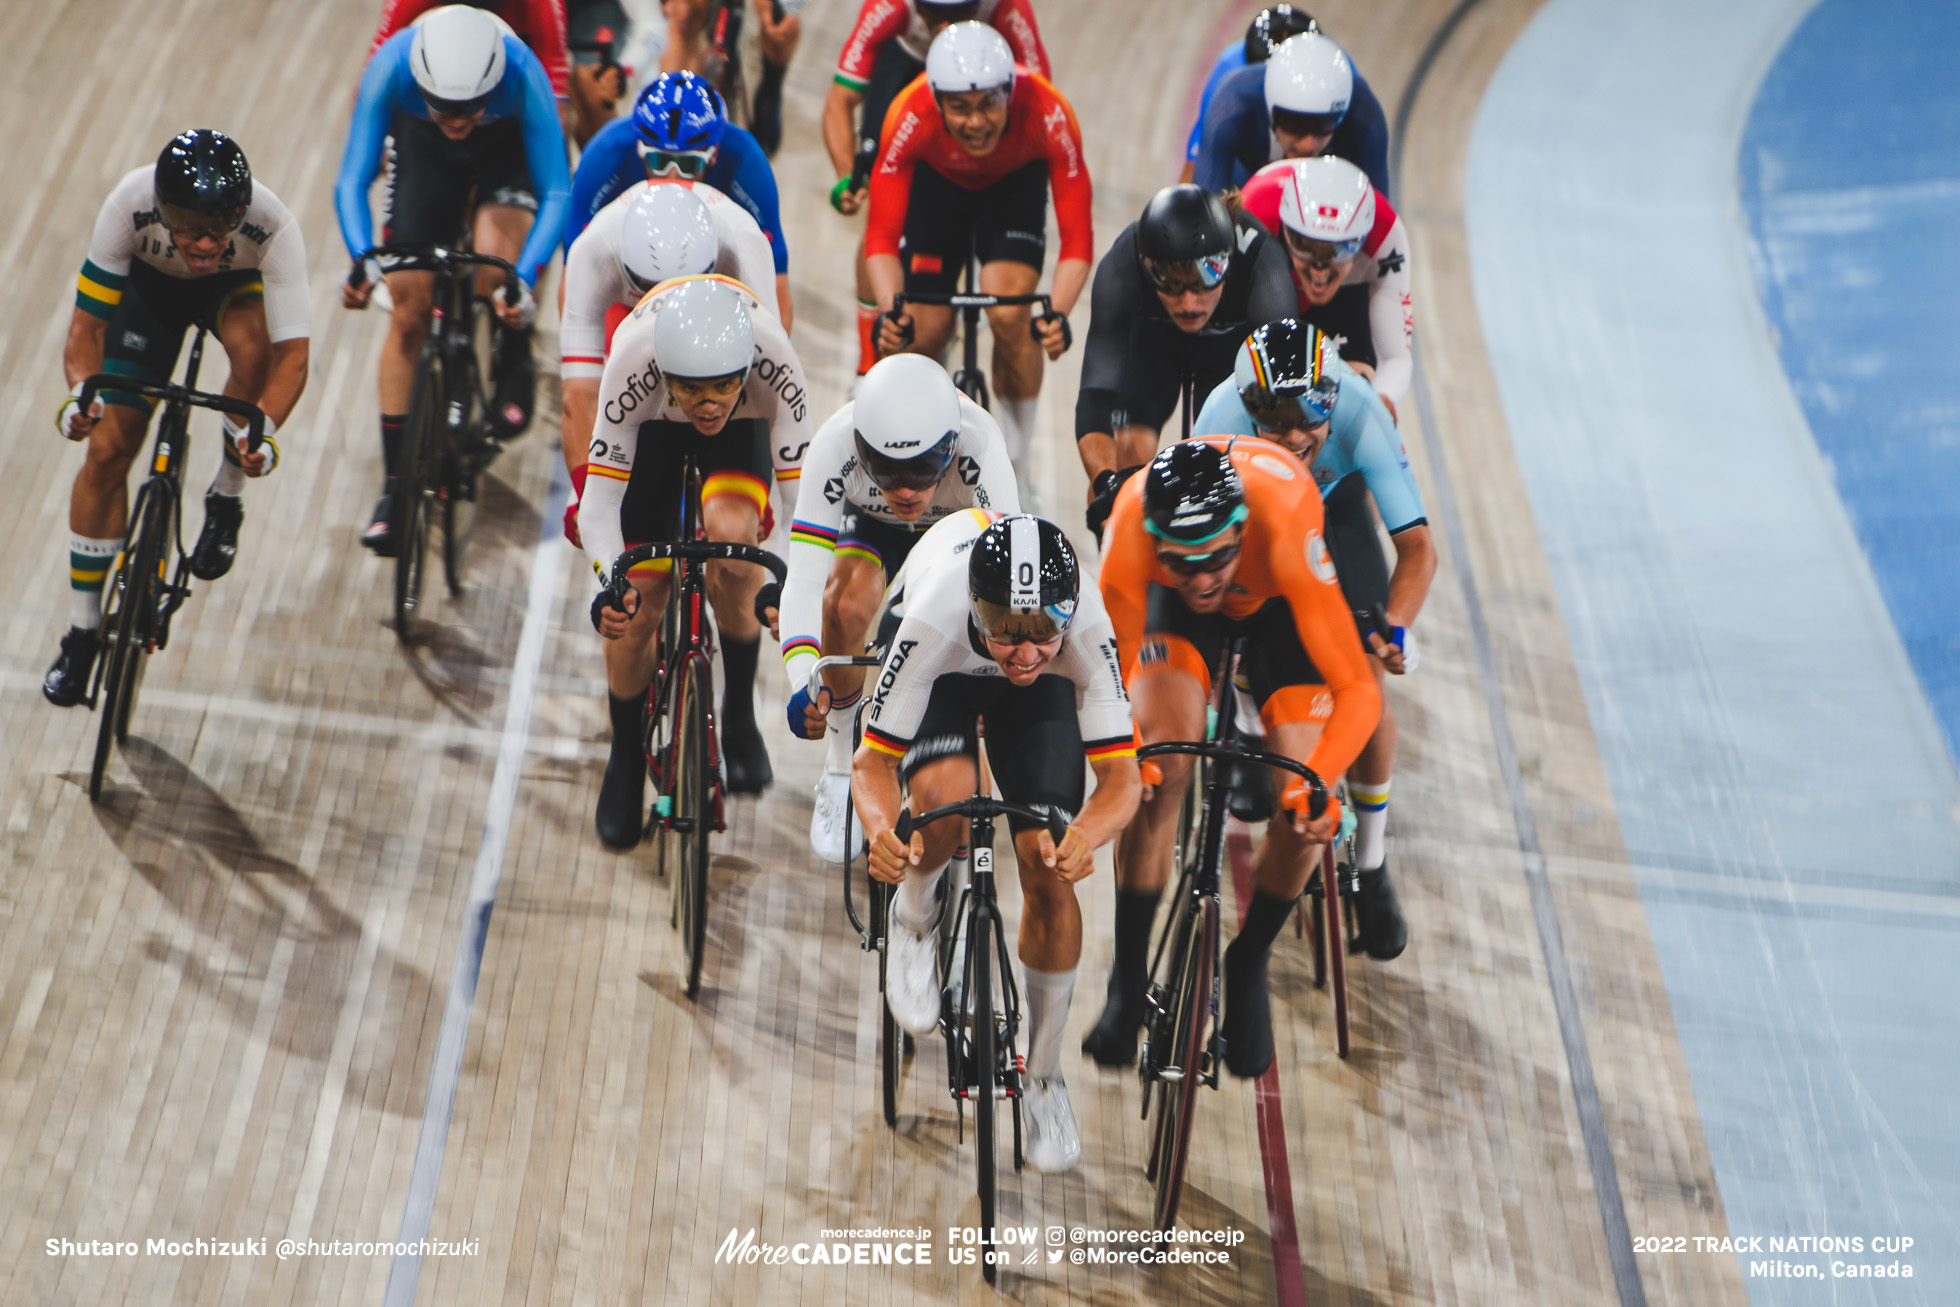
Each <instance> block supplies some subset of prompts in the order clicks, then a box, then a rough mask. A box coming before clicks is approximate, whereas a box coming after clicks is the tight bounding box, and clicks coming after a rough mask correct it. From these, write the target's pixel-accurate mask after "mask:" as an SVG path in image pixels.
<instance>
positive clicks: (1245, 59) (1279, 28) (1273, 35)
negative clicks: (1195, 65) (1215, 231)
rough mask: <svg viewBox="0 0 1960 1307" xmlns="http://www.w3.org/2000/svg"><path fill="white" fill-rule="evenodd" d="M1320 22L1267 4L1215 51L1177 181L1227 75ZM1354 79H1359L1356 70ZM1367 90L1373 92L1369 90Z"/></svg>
mask: <svg viewBox="0 0 1960 1307" xmlns="http://www.w3.org/2000/svg"><path fill="white" fill-rule="evenodd" d="M1319 30H1320V24H1319V23H1317V22H1315V21H1314V17H1313V15H1312V14H1310V13H1308V12H1307V11H1306V10H1304V9H1300V8H1298V7H1296V6H1294V5H1270V6H1268V7H1266V8H1264V9H1261V10H1260V11H1259V12H1258V13H1256V14H1254V15H1253V16H1252V21H1251V22H1250V23H1247V24H1246V27H1245V39H1244V40H1243V41H1240V42H1235V43H1234V44H1232V45H1228V46H1226V47H1225V48H1224V49H1223V50H1220V51H1219V52H1218V59H1217V61H1216V62H1214V63H1213V64H1212V66H1211V75H1210V76H1209V77H1207V78H1205V89H1204V93H1203V94H1202V95H1200V96H1199V97H1198V116H1197V119H1196V120H1195V121H1194V122H1192V124H1191V138H1190V140H1188V141H1186V142H1185V145H1184V171H1183V172H1182V173H1181V174H1180V175H1179V176H1178V180H1179V181H1185V182H1188V181H1190V180H1191V173H1192V170H1193V168H1195V167H1196V165H1197V162H1198V146H1199V144H1200V143H1201V142H1202V141H1203V139H1204V132H1205V110H1206V109H1208V108H1210V107H1211V101H1212V97H1213V96H1214V95H1216V94H1217V93H1218V88H1219V86H1220V85H1222V84H1223V83H1224V81H1225V79H1226V78H1227V77H1230V76H1231V75H1232V74H1233V73H1236V72H1237V71H1238V70H1239V69H1241V68H1245V67H1248V66H1250V65H1252V64H1263V63H1265V62H1266V60H1268V59H1270V58H1272V54H1273V47H1274V46H1277V45H1278V44H1279V43H1280V42H1282V41H1284V40H1286V38H1287V37H1289V36H1298V35H1300V34H1301V33H1302V32H1318V31H1319ZM1354 80H1355V81H1356V82H1357V83H1360V81H1361V74H1359V73H1356V74H1355V76H1354ZM1368 94H1370V95H1372V94H1374V93H1373V92H1372V91H1370V92H1368Z"/></svg>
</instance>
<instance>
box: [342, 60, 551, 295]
mask: <svg viewBox="0 0 1960 1307" xmlns="http://www.w3.org/2000/svg"><path fill="white" fill-rule="evenodd" d="M415 31H416V29H415V28H413V27H405V28H403V29H402V30H401V31H399V32H397V33H395V34H394V35H393V36H391V37H389V38H388V39H387V41H385V42H384V43H383V44H382V46H381V48H380V49H379V50H376V51H375V52H374V58H372V59H370V60H368V66H367V72H365V73H364V74H362V76H361V93H360V96H359V97H358V98H357V99H356V100H355V102H354V121H353V124H352V125H351V126H350V127H349V128H348V130H347V152H346V153H345V154H343V155H342V156H341V159H340V176H339V178H338V179H337V180H336V181H335V182H334V188H333V198H334V209H335V211H336V212H338V214H339V215H340V237H341V239H342V240H344V241H346V242H347V252H348V254H349V255H351V256H353V257H355V258H359V257H360V256H361V255H362V254H363V253H364V252H366V251H367V250H368V249H369V248H371V247H372V246H373V245H374V219H373V217H372V215H370V214H369V212H368V196H367V192H368V183H369V182H371V181H373V180H374V175H375V173H376V172H377V171H379V169H380V167H381V147H382V143H383V141H384V140H385V139H386V138H387V136H388V132H389V129H390V127H391V125H392V124H393V123H394V120H395V115H396V114H405V115H407V116H408V117H411V118H422V119H427V118H428V117H429V106H428V104H427V102H425V101H424V100H423V99H422V90H421V88H420V87H419V86H417V85H416V84H415V75H414V74H413V73H411V72H410V71H409V67H408V53H409V49H410V47H411V46H413V45H414V42H415ZM502 118H516V119H517V120H518V122H519V124H520V125H521V128H522V131H523V134H524V158H525V161H526V162H527V163H528V164H529V165H530V168H531V190H532V193H533V194H535V195H536V196H537V197H538V212H537V216H536V217H535V218H534V219H533V220H532V222H531V234H530V235H529V236H527V237H526V238H525V240H524V252H523V253H522V254H520V255H519V256H518V258H517V272H518V275H519V276H521V277H523V278H524V282H525V284H526V285H536V284H537V280H538V273H539V272H541V271H543V270H544V265H545V264H547V263H549V262H551V256H552V252H553V251H554V250H556V249H557V248H558V241H559V238H560V237H561V236H562V235H564V230H565V215H566V213H567V212H568V211H569V209H570V207H571V205H570V201H571V194H572V178H571V170H570V169H569V168H568V167H567V166H566V163H565V133H564V129H563V128H561V127H560V126H559V125H558V99H557V97H556V96H555V95H554V94H553V93H552V90H551V79H550V78H549V77H547V76H546V75H545V71H544V65H543V64H541V63H539V62H538V57H537V56H536V55H535V54H532V53H531V49H530V47H529V46H527V45H525V44H524V43H523V42H522V41H520V40H518V39H517V38H516V37H514V36H509V35H506V36H505V37H504V76H503V80H502V81H500V82H498V83H497V89H496V90H494V91H492V92H491V93H490V99H489V101H488V102H487V103H486V104H485V106H484V110H483V117H482V119H481V120H480V121H479V123H478V126H479V128H480V127H481V126H483V125H484V124H487V123H493V122H496V121H498V120H499V119H502Z"/></svg>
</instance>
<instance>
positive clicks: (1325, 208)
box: [1320, 204, 1341, 218]
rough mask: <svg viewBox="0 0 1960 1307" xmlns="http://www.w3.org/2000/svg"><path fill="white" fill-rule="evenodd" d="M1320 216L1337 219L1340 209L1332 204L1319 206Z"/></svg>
mask: <svg viewBox="0 0 1960 1307" xmlns="http://www.w3.org/2000/svg"><path fill="white" fill-rule="evenodd" d="M1320 216H1321V217H1323V218H1338V217H1340V216H1341V210H1340V207H1339V206H1338V205H1333V204H1323V205H1321V206H1320Z"/></svg>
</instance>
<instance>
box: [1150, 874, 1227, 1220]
mask: <svg viewBox="0 0 1960 1307" xmlns="http://www.w3.org/2000/svg"><path fill="white" fill-rule="evenodd" d="M1187 929H1188V930H1189V931H1190V935H1189V936H1188V937H1187V938H1186V940H1185V941H1183V944H1182V949H1181V951H1182V952H1183V955H1184V962H1185V965H1184V968H1183V970H1182V971H1181V972H1179V973H1178V975H1177V983H1176V987H1175V989H1174V991H1173V992H1174V993H1175V995H1176V1002H1175V1005H1174V1006H1173V1007H1172V1009H1171V1011H1172V1020H1171V1027H1170V1029H1171V1040H1172V1051H1173V1056H1175V1057H1176V1059H1177V1061H1176V1063H1175V1070H1176V1072H1177V1074H1176V1077H1175V1078H1174V1079H1170V1080H1166V1081H1165V1083H1164V1087H1163V1092H1161V1093H1159V1094H1158V1095H1157V1120H1156V1125H1155V1129H1154V1132H1153V1133H1154V1134H1155V1136H1156V1138H1155V1142H1154V1143H1153V1144H1152V1146H1151V1153H1152V1155H1153V1156H1154V1157H1155V1159H1156V1163H1157V1166H1156V1177H1155V1178H1156V1181H1157V1197H1156V1201H1155V1203H1154V1204H1153V1205H1152V1209H1151V1214H1152V1219H1153V1220H1154V1222H1155V1224H1156V1228H1157V1229H1159V1230H1168V1229H1170V1228H1171V1227H1172V1226H1174V1225H1175V1224H1176V1223H1177V1205H1178V1200H1179V1199H1181V1198H1182V1197H1183V1196H1184V1166H1185V1163H1186V1161H1188V1160H1189V1157H1190V1149H1191V1119H1192V1117H1193V1116H1195V1115H1196V1113H1197V1106H1198V1085H1199V1084H1200V1083H1201V1082H1202V1081H1203V1079H1204V1069H1205V1068H1204V1058H1205V1049H1206V1040H1205V1022H1206V1020H1207V1018H1208V1017H1209V1016H1210V1015H1211V1001H1212V992H1211V980H1212V972H1213V971H1214V970H1215V969H1216V968H1215V959H1214V954H1213V950H1214V949H1215V948H1216V947H1217V945H1218V900H1217V899H1215V898H1213V897H1211V896H1210V895H1205V896H1204V897H1203V898H1201V899H1200V900H1199V903H1198V910H1197V911H1196V912H1194V913H1192V914H1190V916H1189V918H1188V926H1187Z"/></svg>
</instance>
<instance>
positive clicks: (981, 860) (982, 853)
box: [973, 848, 994, 876]
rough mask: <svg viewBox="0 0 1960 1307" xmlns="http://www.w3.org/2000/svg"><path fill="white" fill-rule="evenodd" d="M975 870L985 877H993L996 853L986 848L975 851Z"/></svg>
mask: <svg viewBox="0 0 1960 1307" xmlns="http://www.w3.org/2000/svg"><path fill="white" fill-rule="evenodd" d="M973 869H974V870H975V871H976V872H980V873H982V874H984V875H989V876H991V875H993V872H994V851H993V850H992V849H986V848H980V849H975V850H974V851H973Z"/></svg>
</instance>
